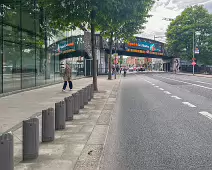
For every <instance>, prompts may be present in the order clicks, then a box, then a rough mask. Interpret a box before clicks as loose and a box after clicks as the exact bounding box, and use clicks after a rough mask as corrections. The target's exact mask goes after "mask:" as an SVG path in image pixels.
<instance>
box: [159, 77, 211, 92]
mask: <svg viewBox="0 0 212 170" xmlns="http://www.w3.org/2000/svg"><path fill="white" fill-rule="evenodd" d="M158 77H161V78H164V79H168V80H173V81H177V82H180V83H184V84H189V85H192V86H196V87H202V88H204V89H208V90H212V88H211V87H206V86H201V85H199V84H192V83H188V82H185V81H180V80H176V79H171V78H167V77H162V76H158Z"/></svg>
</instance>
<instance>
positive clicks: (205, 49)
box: [166, 6, 212, 64]
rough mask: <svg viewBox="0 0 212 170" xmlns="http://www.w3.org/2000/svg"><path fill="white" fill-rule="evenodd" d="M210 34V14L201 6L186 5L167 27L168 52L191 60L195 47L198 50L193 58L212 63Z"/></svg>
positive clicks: (211, 38)
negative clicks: (198, 52)
mask: <svg viewBox="0 0 212 170" xmlns="http://www.w3.org/2000/svg"><path fill="white" fill-rule="evenodd" d="M211 35H212V15H211V14H210V13H209V12H208V11H207V10H206V9H205V8H204V7H203V6H193V7H188V8H186V9H185V10H184V11H183V12H182V13H181V15H179V16H178V17H177V18H176V19H175V20H173V21H172V22H171V24H170V25H169V27H168V29H167V33H166V36H167V47H168V52H169V54H171V55H173V56H176V57H181V58H182V59H186V60H192V58H193V47H195V48H198V49H199V51H200V54H196V55H195V58H197V60H198V61H199V62H200V63H202V64H212V37H211ZM193 41H194V43H193ZM193 44H194V45H193Z"/></svg>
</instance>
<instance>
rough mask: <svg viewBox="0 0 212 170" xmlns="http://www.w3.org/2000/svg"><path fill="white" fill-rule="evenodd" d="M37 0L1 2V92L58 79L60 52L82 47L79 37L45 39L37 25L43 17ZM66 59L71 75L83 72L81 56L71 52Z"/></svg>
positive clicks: (59, 73)
mask: <svg viewBox="0 0 212 170" xmlns="http://www.w3.org/2000/svg"><path fill="white" fill-rule="evenodd" d="M36 1H37V0H10V1H4V2H5V3H4V4H2V3H1V4H0V93H5V92H10V91H15V90H20V89H25V88H29V87H35V86H39V85H44V84H48V83H54V82H56V81H61V80H62V77H61V61H60V55H63V54H66V53H68V52H70V50H73V51H72V52H73V53H74V52H77V51H78V50H81V49H83V38H82V36H73V37H69V38H66V39H65V40H62V41H57V40H55V41H52V40H50V39H49V38H48V37H46V38H44V36H43V35H44V30H42V29H41V28H40V25H42V23H43V21H44V16H43V12H42V10H40V9H37V8H38V7H37V5H36ZM67 45H68V46H67ZM60 46H61V47H60ZM64 47H65V50H64V49H63V48H64ZM58 50H59V51H58ZM65 61H68V62H69V63H70V64H71V65H72V69H73V74H74V76H82V75H84V73H82V70H83V68H84V66H83V63H84V62H83V55H76V56H75V55H74V54H72V55H71V59H67V60H66V59H65ZM63 62H64V61H63Z"/></svg>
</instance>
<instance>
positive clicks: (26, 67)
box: [22, 45, 37, 88]
mask: <svg viewBox="0 0 212 170" xmlns="http://www.w3.org/2000/svg"><path fill="white" fill-rule="evenodd" d="M36 73H37V71H36V68H35V46H24V45H23V46H22V88H28V87H33V86H35V75H36Z"/></svg>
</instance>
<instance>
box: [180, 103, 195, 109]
mask: <svg viewBox="0 0 212 170" xmlns="http://www.w3.org/2000/svg"><path fill="white" fill-rule="evenodd" d="M183 104H185V105H188V106H189V107H193V108H194V107H196V106H195V105H193V104H191V103H189V102H183Z"/></svg>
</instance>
